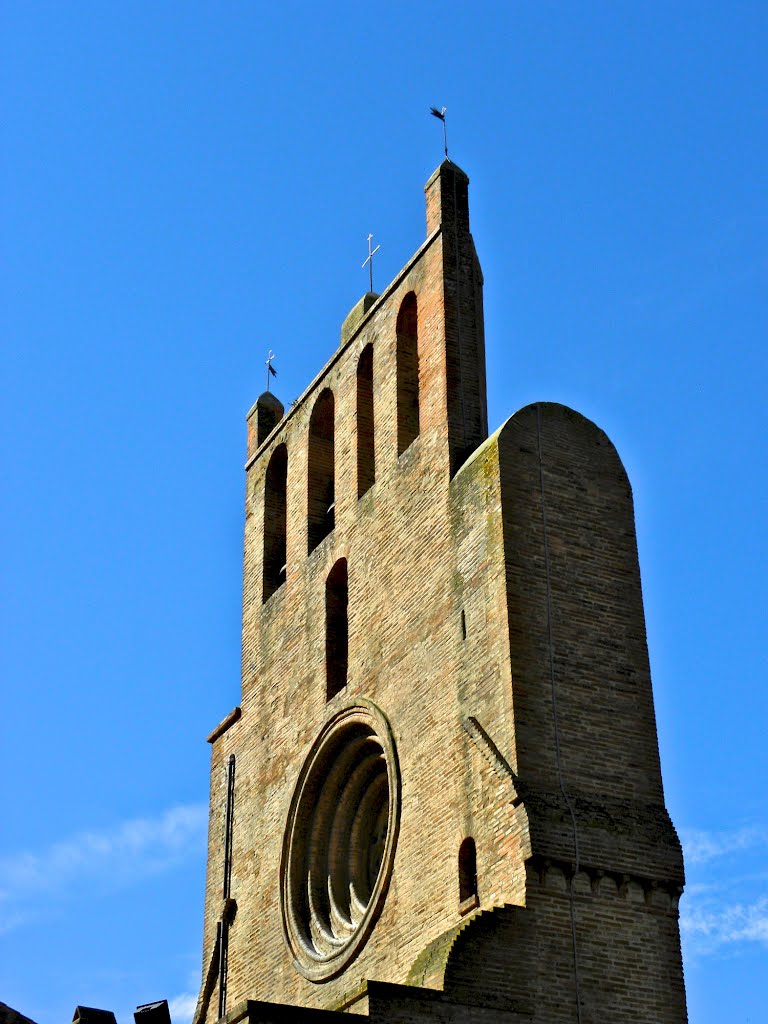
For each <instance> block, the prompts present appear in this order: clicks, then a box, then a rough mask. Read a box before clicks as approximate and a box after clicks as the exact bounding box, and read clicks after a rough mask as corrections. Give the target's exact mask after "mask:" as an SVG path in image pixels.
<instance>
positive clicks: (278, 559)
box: [262, 444, 288, 601]
mask: <svg viewBox="0 0 768 1024" xmlns="http://www.w3.org/2000/svg"><path fill="white" fill-rule="evenodd" d="M287 481H288V450H287V448H286V447H285V445H284V444H280V445H278V446H277V448H275V450H274V452H273V453H272V457H271V458H270V460H269V465H268V466H267V474H266V478H265V481H264V562H263V588H262V600H263V601H266V600H267V599H268V598H270V597H271V596H272V595H273V594H274V592H275V591H276V590H277V589H278V588H279V587H281V586H282V584H283V583H285V575H286V541H285V535H286V484H287Z"/></svg>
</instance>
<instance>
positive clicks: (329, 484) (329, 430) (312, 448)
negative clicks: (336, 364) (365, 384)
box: [307, 388, 336, 552]
mask: <svg viewBox="0 0 768 1024" xmlns="http://www.w3.org/2000/svg"><path fill="white" fill-rule="evenodd" d="M334 486H335V485H334V399H333V392H332V391H331V390H330V388H326V390H325V391H323V393H322V394H321V395H320V397H319V398H318V400H317V401H316V402H315V407H314V409H313V410H312V416H311V418H310V421H309V459H308V480H307V552H310V551H314V549H315V548H316V547H317V545H318V544H319V543H320V541H321V540H322V539H323V538H324V537H327V536H328V534H329V533H330V532H331V530H332V529H333V527H334V525H335V521H336V514H335V497H334Z"/></svg>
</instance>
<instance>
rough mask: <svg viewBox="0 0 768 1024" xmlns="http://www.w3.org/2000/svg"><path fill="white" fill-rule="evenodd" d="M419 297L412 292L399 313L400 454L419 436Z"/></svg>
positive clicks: (398, 391)
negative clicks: (417, 298) (417, 302)
mask: <svg viewBox="0 0 768 1024" xmlns="http://www.w3.org/2000/svg"><path fill="white" fill-rule="evenodd" d="M417 323H418V310H417V306H416V296H415V295H414V294H413V292H409V293H408V294H407V295H406V296H405V298H404V299H403V302H402V305H401V306H400V312H399V313H398V314H397V454H398V455H402V454H403V452H404V451H405V449H406V448H407V447H408V446H409V445H410V444H411V442H412V441H413V440H414V439H415V438H417V437H418V436H419V338H418V326H417Z"/></svg>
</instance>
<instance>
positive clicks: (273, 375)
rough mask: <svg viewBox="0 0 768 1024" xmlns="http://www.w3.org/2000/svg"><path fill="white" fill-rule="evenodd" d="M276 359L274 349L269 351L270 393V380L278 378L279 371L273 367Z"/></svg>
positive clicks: (268, 375) (268, 374)
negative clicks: (273, 361)
mask: <svg viewBox="0 0 768 1024" xmlns="http://www.w3.org/2000/svg"><path fill="white" fill-rule="evenodd" d="M274 358H275V354H274V352H273V351H272V349H270V350H269V354H268V356H267V391H269V378H270V377H276V376H277V370H276V369H275V368H274V366H273V365H272V360H273V359H274Z"/></svg>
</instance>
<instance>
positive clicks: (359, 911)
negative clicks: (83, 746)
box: [195, 160, 686, 1024]
mask: <svg viewBox="0 0 768 1024" xmlns="http://www.w3.org/2000/svg"><path fill="white" fill-rule="evenodd" d="M468 184H469V182H468V179H467V176H466V175H465V174H464V173H463V172H462V171H461V170H460V169H459V168H458V167H457V166H456V165H455V164H453V163H451V162H450V161H448V160H446V161H445V162H444V163H443V164H442V165H441V166H440V167H439V168H438V169H437V171H435V173H434V174H433V175H432V177H431V178H430V180H429V181H428V183H427V185H426V206H427V236H426V240H425V242H424V244H423V245H422V246H421V247H420V248H419V250H418V251H417V252H416V253H415V254H414V256H413V257H412V258H411V260H410V261H409V262H408V263H407V264H406V266H405V267H403V269H402V270H401V271H400V273H399V274H398V275H397V277H396V278H395V279H394V280H393V281H392V282H391V284H390V285H389V286H388V287H387V288H386V289H385V290H384V291H383V292H382V293H381V294H380V295H374V294H372V293H369V294H367V295H366V296H364V298H363V299H362V300H361V302H360V303H359V304H358V305H357V306H356V307H355V309H354V310H353V311H352V312H351V313H350V314H349V316H348V317H347V319H346V320H345V321H344V324H343V326H342V336H341V344H340V347H339V348H338V350H337V351H336V353H335V355H334V356H333V357H332V359H331V360H330V361H329V362H328V363H327V364H326V366H325V367H323V369H322V370H321V372H320V373H319V374H318V376H317V377H316V378H315V379H314V380H313V381H312V383H311V384H310V386H309V387H308V388H307V390H306V391H305V392H304V394H303V395H302V397H301V398H300V399H299V401H298V402H296V403H295V404H294V405H293V406H291V408H290V409H289V410H288V411H287V412H285V411H284V410H283V407H282V406H281V404H280V403H279V402H278V400H277V399H276V398H275V397H274V396H273V395H271V394H269V393H266V394H265V395H262V396H261V398H260V399H259V400H258V402H257V403H256V405H255V406H254V407H253V409H252V410H251V412H250V414H249V417H248V457H247V463H246V474H247V487H246V525H245V561H244V593H243V647H242V699H241V703H240V705H239V706H238V707H237V708H236V709H234V711H232V712H231V713H230V714H229V715H228V716H227V717H226V718H225V719H224V720H223V721H222V723H221V724H220V725H219V726H218V727H217V728H216V729H214V731H213V732H212V733H211V735H210V737H209V741H210V743H211V750H212V760H211V794H210V826H209V854H208V869H207V885H206V900H205V920H204V943H203V971H202V982H201V989H200V995H199V998H198V1004H197V1010H196V1013H195V1024H211V1022H213V1021H216V1020H219V1019H221V1018H226V1019H227V1020H228V1021H230V1022H231V1024H234V1022H235V1021H239V1020H248V1021H251V1022H254V1024H255V1022H263V1024H267V1022H277V1021H296V1022H301V1021H307V1022H312V1021H316V1022H317V1024H322V1022H323V1021H328V1022H329V1024H330V1022H331V1021H332V1020H338V1019H339V1015H340V1014H353V1015H354V1014H363V1015H368V1016H370V1017H371V1018H373V1019H375V1020H379V1021H382V1022H384V1021H386V1022H392V1024H395V1022H398V1024H411V1022H414V1024H415V1022H417V1021H441V1022H453V1021H456V1022H460V1021H461V1022H464V1021H469V1022H478V1024H481V1022H483V1024H484V1022H488V1024H491V1022H509V1024H512V1022H523V1021H524V1022H527V1024H574V1022H575V1024H625V1022H626V1024H629V1022H632V1024H673V1022H674V1024H680V1022H683V1021H685V1020H686V1005H685V990H684V983H683V971H682V960H681V953H680V936H679V926H678V900H679V897H680V894H681V892H682V887H683V883H684V875H683V862H682V854H681V849H680V843H679V841H678V838H677V834H676V832H675V830H674V827H673V825H672V822H671V821H670V818H669V815H668V813H667V810H666V807H665V803H664V793H663V789H662V780H661V769H660V763H659V752H658V743H657V736H656V725H655V716H654V708H653V696H652V690H651V679H650V670H649V663H648V653H647V647H646V637H645V624H644V614H643V603H642V593H641V585H640V573H639V566H638V559H637V549H636V540H635V527H634V513H633V505H632V492H631V488H630V484H629V481H628V479H627V476H626V473H625V471H624V469H623V466H622V464H621V461H620V459H619V457H618V455H617V453H616V451H615V449H614V447H613V446H612V444H611V442H610V441H609V439H608V438H607V437H606V435H605V434H604V433H603V432H602V431H601V430H600V429H599V428H598V427H596V426H595V425H594V424H593V423H591V422H589V421H588V420H586V419H585V418H584V417H582V416H581V415H579V414H578V413H577V412H574V411H572V410H570V409H567V408H565V407H562V406H558V405H553V404H549V403H541V404H536V405H532V406H529V407H527V408H524V409H522V410H521V411H520V412H518V413H516V414H515V415H514V416H512V417H511V418H510V419H509V420H507V422H506V423H504V424H503V425H502V426H501V427H500V428H499V429H498V430H497V431H496V432H495V433H493V434H491V435H490V436H489V434H488V424H487V412H486V397H485V386H486V385H485V372H486V371H485V350H484V329H483V304H482V285H483V280H482V273H481V270H480V264H479V261H478V258H477V254H476V252H475V248H474V243H473V240H472V236H471V233H470V229H469V207H468Z"/></svg>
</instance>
